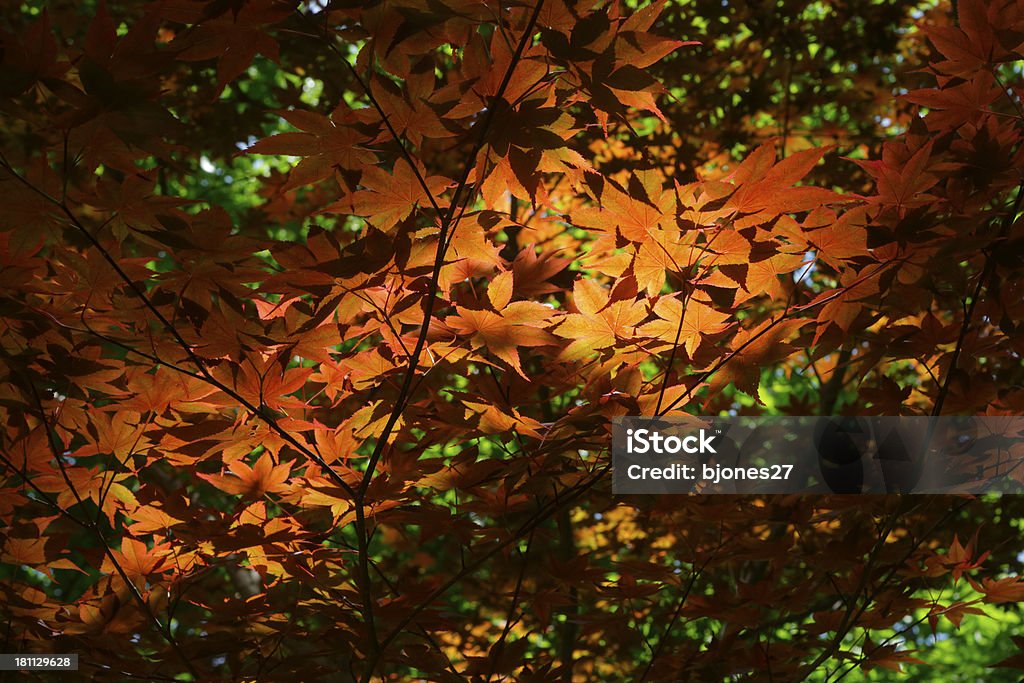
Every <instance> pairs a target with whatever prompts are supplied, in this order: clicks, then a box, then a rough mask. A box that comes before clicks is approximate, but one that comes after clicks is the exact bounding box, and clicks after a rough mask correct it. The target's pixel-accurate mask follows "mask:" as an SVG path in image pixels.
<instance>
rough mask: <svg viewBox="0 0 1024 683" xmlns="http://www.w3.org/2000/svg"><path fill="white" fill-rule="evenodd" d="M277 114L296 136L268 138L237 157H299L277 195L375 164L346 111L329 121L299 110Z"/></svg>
mask: <svg viewBox="0 0 1024 683" xmlns="http://www.w3.org/2000/svg"><path fill="white" fill-rule="evenodd" d="M277 114H278V115H279V116H281V118H283V119H285V120H286V121H288V123H290V124H292V125H293V126H295V127H296V128H298V129H299V131H300V132H297V133H279V134H277V135H272V136H270V137H268V138H264V139H262V140H259V141H258V142H256V144H254V145H252V146H251V147H248V148H247V149H245V150H244V151H242V152H239V154H272V155H289V156H299V157H303V159H302V160H301V161H300V162H299V163H298V164H297V165H296V166H295V167H294V168H292V170H291V172H290V173H289V174H288V182H286V183H285V184H284V185H282V186H281V190H280V191H281V192H286V191H288V190H291V189H294V188H296V187H301V186H303V185H310V184H313V183H316V182H318V181H320V180H323V179H324V178H328V177H330V176H331V175H333V174H334V172H335V169H350V170H362V169H363V168H365V167H367V166H371V165H373V164H374V163H375V162H376V157H375V156H374V154H373V153H372V152H371V151H370V150H369V149H366V148H365V147H364V146H363V144H364V143H365V142H366V140H365V138H364V137H363V136H362V135H361V134H360V133H359V131H358V130H356V128H355V125H356V122H355V121H354V116H353V115H352V112H351V111H349V110H348V109H347V108H344V107H339V108H337V109H335V110H334V112H333V113H332V114H331V116H330V117H327V116H323V115H322V114H317V113H315V112H312V111H306V110H302V109H287V110H279V111H278V112H277Z"/></svg>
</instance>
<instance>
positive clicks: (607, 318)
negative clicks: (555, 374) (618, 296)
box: [555, 279, 647, 360]
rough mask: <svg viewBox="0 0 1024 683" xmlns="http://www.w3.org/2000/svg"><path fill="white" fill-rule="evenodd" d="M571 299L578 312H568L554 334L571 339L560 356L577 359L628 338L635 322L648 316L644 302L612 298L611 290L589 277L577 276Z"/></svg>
mask: <svg viewBox="0 0 1024 683" xmlns="http://www.w3.org/2000/svg"><path fill="white" fill-rule="evenodd" d="M572 300H573V303H574V304H575V306H576V310H577V311H578V313H569V314H567V315H566V316H564V317H563V318H562V321H561V322H560V323H559V324H558V327H557V328H556V329H555V334H557V335H558V336H559V337H562V338H563V339H571V340H572V341H571V342H570V343H569V345H568V346H566V347H565V348H564V349H563V350H562V352H561V353H560V354H559V358H560V359H561V360H580V359H582V358H585V357H587V356H589V355H590V354H592V353H593V352H595V351H602V350H604V349H607V348H610V347H612V346H615V345H616V344H617V343H619V341H620V340H621V339H629V338H631V337H632V335H633V331H634V329H635V328H636V326H637V324H638V323H639V322H640V321H641V320H643V319H644V318H646V317H647V311H646V309H645V308H644V306H643V304H642V303H641V302H639V301H634V300H621V301H613V300H612V299H611V292H608V291H606V290H605V289H603V288H602V287H601V286H600V285H598V284H596V283H595V282H592V281H590V280H585V279H580V280H577V281H576V283H575V285H574V286H573V299H572Z"/></svg>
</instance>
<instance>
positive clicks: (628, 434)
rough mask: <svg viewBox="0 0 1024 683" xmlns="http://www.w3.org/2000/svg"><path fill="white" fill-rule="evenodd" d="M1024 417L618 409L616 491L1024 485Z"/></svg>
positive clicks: (933, 489)
mask: <svg viewBox="0 0 1024 683" xmlns="http://www.w3.org/2000/svg"><path fill="white" fill-rule="evenodd" d="M1022 460H1024V417H1020V416H1011V417H991V416H986V417H673V418H650V417H617V418H615V419H614V420H613V425H612V469H613V475H614V477H613V490H614V492H615V493H617V494H636V493H1024V464H1022Z"/></svg>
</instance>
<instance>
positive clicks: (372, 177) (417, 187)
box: [322, 159, 451, 230]
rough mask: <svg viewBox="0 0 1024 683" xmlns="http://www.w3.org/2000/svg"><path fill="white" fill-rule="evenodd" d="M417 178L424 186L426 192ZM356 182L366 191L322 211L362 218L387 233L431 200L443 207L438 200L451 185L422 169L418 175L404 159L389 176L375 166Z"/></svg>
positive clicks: (397, 163)
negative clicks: (421, 179) (421, 180)
mask: <svg viewBox="0 0 1024 683" xmlns="http://www.w3.org/2000/svg"><path fill="white" fill-rule="evenodd" d="M420 178H423V181H424V182H425V183H426V186H427V188H426V189H424V187H423V184H422V183H421V182H420ZM359 182H360V184H361V185H362V186H363V187H364V188H366V189H363V190H358V191H356V192H354V193H353V194H351V195H349V196H348V197H346V198H343V199H341V200H339V201H337V202H335V203H334V204H331V205H330V206H327V207H326V208H324V209H322V211H323V212H324V213H352V214H355V215H357V216H365V217H366V219H367V220H368V221H370V222H371V223H373V224H374V225H376V226H378V227H379V228H381V229H382V230H390V229H391V228H392V227H393V226H394V225H395V224H396V223H399V222H401V221H404V220H405V219H406V218H408V217H409V216H410V215H411V214H412V212H413V211H414V210H415V209H416V208H417V207H420V206H426V205H429V204H430V202H431V199H432V198H433V201H435V202H438V203H439V205H440V206H442V207H443V206H445V204H444V203H443V202H440V200H439V199H438V198H439V197H440V195H441V192H443V191H444V190H445V189H446V188H447V187H449V186H450V184H451V183H450V181H449V180H448V179H447V178H442V177H440V176H429V177H427V175H426V171H425V170H424V169H422V168H421V169H420V175H419V176H417V175H416V174H415V173H414V172H413V170H412V166H410V165H409V163H408V162H407V161H405V160H404V159H399V160H398V161H396V162H395V166H394V168H393V169H392V172H391V173H388V172H387V171H385V170H384V169H382V168H379V167H377V166H370V167H367V168H366V169H364V170H363V177H362V179H361V180H360V181H359ZM427 189H429V191H430V193H429V194H428V193H427Z"/></svg>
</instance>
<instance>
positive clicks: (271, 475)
mask: <svg viewBox="0 0 1024 683" xmlns="http://www.w3.org/2000/svg"><path fill="white" fill-rule="evenodd" d="M291 469H292V466H291V464H289V463H287V462H283V463H280V464H274V460H273V459H272V458H271V456H270V453H267V452H264V453H263V454H262V455H261V456H260V457H259V459H258V460H257V461H256V463H255V464H254V465H253V466H251V467H250V466H249V465H248V464H247V463H246V462H245V461H244V460H235V461H233V462H231V463H230V464H229V465H228V471H230V472H231V474H232V475H234V476H230V475H225V474H202V473H200V474H199V475H198V476H199V477H201V478H202V479H205V480H206V481H208V482H210V483H211V484H213V485H214V486H215V487H217V488H218V489H220V490H221V491H224V492H225V493H230V494H234V495H242V496H249V497H253V498H258V497H261V496H263V495H265V494H267V493H280V492H282V491H284V490H286V488H287V487H286V486H285V482H287V481H288V477H289V476H290V474H291Z"/></svg>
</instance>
